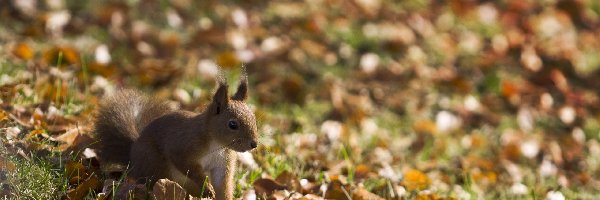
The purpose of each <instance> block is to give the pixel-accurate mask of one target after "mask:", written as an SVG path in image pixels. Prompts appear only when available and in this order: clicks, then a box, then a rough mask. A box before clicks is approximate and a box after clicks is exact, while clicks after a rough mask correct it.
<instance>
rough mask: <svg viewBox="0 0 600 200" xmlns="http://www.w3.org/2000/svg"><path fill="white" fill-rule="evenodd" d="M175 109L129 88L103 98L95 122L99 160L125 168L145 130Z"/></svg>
mask: <svg viewBox="0 0 600 200" xmlns="http://www.w3.org/2000/svg"><path fill="white" fill-rule="evenodd" d="M173 110H174V109H173V108H171V106H169V105H168V104H167V103H166V102H159V101H156V100H154V99H150V98H148V97H146V96H144V95H142V94H140V93H138V92H136V91H133V90H127V89H124V90H119V91H117V92H116V93H115V94H112V95H110V96H108V97H105V98H104V99H102V100H101V102H100V106H99V109H98V115H97V116H96V121H95V123H94V124H95V127H94V132H95V133H96V138H97V139H98V141H99V143H98V146H99V149H98V150H99V151H98V156H99V158H100V160H101V161H102V162H103V163H105V164H109V165H113V166H114V165H115V164H116V166H119V167H123V166H126V165H127V164H128V163H129V151H130V149H131V145H132V144H133V142H135V140H137V138H138V137H139V134H140V132H141V131H142V130H143V129H144V127H146V125H148V124H149V123H150V122H151V121H152V120H154V119H156V118H158V117H160V116H162V115H164V114H167V113H169V112H172V111H173Z"/></svg>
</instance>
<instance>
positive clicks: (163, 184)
mask: <svg viewBox="0 0 600 200" xmlns="http://www.w3.org/2000/svg"><path fill="white" fill-rule="evenodd" d="M152 195H153V198H154V199H160V200H162V199H164V200H176V199H185V198H186V197H187V194H186V191H185V190H184V189H183V188H182V187H181V186H180V185H179V184H177V183H176V182H173V181H170V180H168V179H160V180H158V181H157V182H156V183H155V184H154V187H153V189H152Z"/></svg>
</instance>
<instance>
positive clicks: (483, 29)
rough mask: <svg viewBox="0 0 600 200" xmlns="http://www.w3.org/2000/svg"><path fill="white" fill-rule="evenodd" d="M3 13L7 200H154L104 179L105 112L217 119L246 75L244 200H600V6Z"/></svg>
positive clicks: (13, 2)
mask: <svg viewBox="0 0 600 200" xmlns="http://www.w3.org/2000/svg"><path fill="white" fill-rule="evenodd" d="M2 4H3V6H1V7H0V41H1V42H0V86H1V87H0V92H1V95H0V96H1V101H0V104H1V107H0V141H1V142H0V144H2V145H1V146H0V147H1V148H0V152H1V153H0V165H1V166H2V168H1V169H2V170H1V171H0V184H1V186H2V187H1V188H0V189H1V191H0V195H1V196H2V197H3V198H8V199H32V198H33V199H58V198H65V197H68V198H71V199H84V198H85V199H101V198H103V197H110V195H114V194H118V193H119V192H124V193H127V192H128V191H130V193H131V196H134V194H135V195H138V196H137V197H140V196H144V195H152V194H153V191H152V188H146V187H145V186H144V185H136V184H135V183H132V182H131V181H129V180H128V179H127V178H126V177H125V176H123V177H121V178H118V179H110V178H109V177H110V176H109V175H107V174H105V173H102V172H101V171H100V166H99V163H98V160H97V158H96V157H95V152H94V141H95V140H94V134H93V131H92V127H93V124H92V121H93V119H94V115H95V112H96V111H97V103H98V101H99V100H100V99H101V98H102V97H103V96H105V95H107V94H110V93H112V92H114V91H115V90H117V89H118V88H122V87H128V88H136V89H138V90H141V91H143V92H144V93H146V94H148V95H151V96H153V97H156V98H158V99H164V100H166V101H169V102H170V103H172V104H173V105H178V106H180V107H181V108H182V109H186V110H192V111H201V110H202V109H203V108H204V107H205V106H206V104H207V103H208V102H209V99H210V97H211V95H212V92H213V91H214V88H215V87H216V85H215V77H216V76H217V75H218V73H219V69H221V70H222V71H223V73H224V74H225V75H226V76H227V77H228V78H229V80H230V82H231V84H230V85H232V90H233V89H234V88H233V86H235V85H236V80H237V77H238V75H239V73H240V71H241V70H240V69H241V68H242V66H244V67H245V68H246V71H247V72H248V75H249V86H250V87H249V92H250V93H249V96H250V99H249V104H250V105H251V107H252V109H253V110H254V112H255V114H256V116H257V120H258V124H259V132H260V134H261V135H260V144H259V147H258V148H257V149H256V150H253V151H251V152H249V153H245V154H241V155H240V164H239V167H238V168H239V169H238V172H237V175H236V177H235V178H236V183H237V185H236V188H237V189H236V191H235V196H236V197H240V198H243V199H252V197H254V198H256V197H258V198H273V199H283V198H285V197H290V198H293V199H298V198H305V199H320V198H327V199H377V198H384V199H508V198H524V199H543V198H546V199H591V198H593V197H594V196H596V195H599V193H600V191H599V189H598V188H600V182H599V180H600V157H598V156H597V155H599V154H600V142H599V139H600V135H599V134H600V121H599V120H600V112H599V111H600V99H599V98H598V95H599V94H600V92H599V90H598V88H599V87H600V81H598V80H597V77H599V75H600V56H599V55H600V40H598V35H600V2H598V1H594V0H579V1H553V0H549V1H534V0H530V1H518V0H503V1H483V2H479V1H473V0H470V1H457V0H452V1H447V2H442V1H428V0H411V1H399V2H397V1H385V0H354V1H338V0H307V1H272V2H271V1H255V0H250V1H235V0H228V1H215V2H213V1H207V2H204V1H203V2H195V1H192V0H161V1H158V0H130V1H123V2H119V1H108V0H99V1H91V2H85V1H75V0H45V1H37V0H28V1H22V0H5V1H2ZM165 184H168V183H167V182H165ZM182 195H183V194H182Z"/></svg>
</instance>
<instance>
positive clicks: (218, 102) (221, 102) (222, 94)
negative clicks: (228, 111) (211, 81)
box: [210, 77, 229, 114]
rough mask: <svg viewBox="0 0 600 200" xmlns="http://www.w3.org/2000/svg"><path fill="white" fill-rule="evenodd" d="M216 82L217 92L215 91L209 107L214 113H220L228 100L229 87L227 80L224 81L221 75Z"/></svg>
mask: <svg viewBox="0 0 600 200" xmlns="http://www.w3.org/2000/svg"><path fill="white" fill-rule="evenodd" d="M218 83H219V88H217V92H215V96H213V99H212V103H211V108H210V109H211V111H212V113H214V114H219V113H221V110H223V106H225V105H227V102H228V101H229V98H228V97H227V88H228V87H229V86H228V85H227V82H225V79H224V78H223V77H221V78H219V80H218Z"/></svg>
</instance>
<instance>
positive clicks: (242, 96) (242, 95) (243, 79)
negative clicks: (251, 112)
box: [231, 69, 248, 101]
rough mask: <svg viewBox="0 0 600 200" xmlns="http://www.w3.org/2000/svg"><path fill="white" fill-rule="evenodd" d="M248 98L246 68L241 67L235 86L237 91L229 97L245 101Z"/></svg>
mask: <svg viewBox="0 0 600 200" xmlns="http://www.w3.org/2000/svg"><path fill="white" fill-rule="evenodd" d="M247 98H248V75H247V74H246V70H244V69H242V74H241V75H240V85H239V86H238V88H237V92H235V94H234V95H233V97H231V99H234V100H238V101H245V100H246V99H247Z"/></svg>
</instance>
